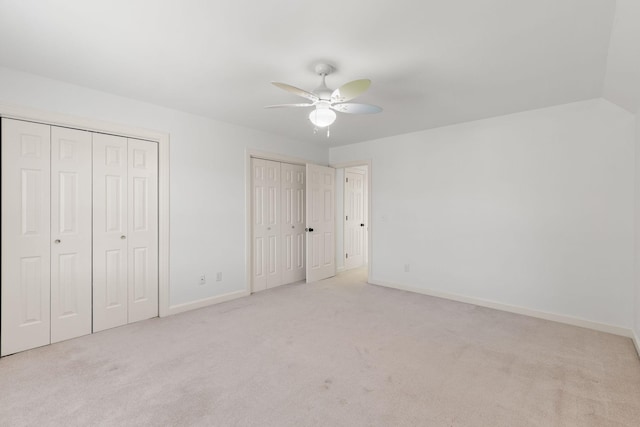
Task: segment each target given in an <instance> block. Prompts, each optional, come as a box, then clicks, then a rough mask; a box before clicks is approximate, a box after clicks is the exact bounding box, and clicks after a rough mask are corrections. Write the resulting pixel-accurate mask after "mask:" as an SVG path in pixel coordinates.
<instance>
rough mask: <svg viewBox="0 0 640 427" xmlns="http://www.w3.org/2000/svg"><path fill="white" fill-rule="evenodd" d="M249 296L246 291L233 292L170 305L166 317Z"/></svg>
mask: <svg viewBox="0 0 640 427" xmlns="http://www.w3.org/2000/svg"><path fill="white" fill-rule="evenodd" d="M246 296H249V292H247V291H234V292H229V293H226V294H222V295H215V296H212V297H207V298H202V299H199V300H196V301H191V302H185V303H183V304H176V305H172V306H171V307H169V309H168V315H173V314H178V313H184V312H185V311H191V310H197V309H198V308H204V307H208V306H210V305H214V304H220V303H222V302H227V301H231V300H234V299H238V298H242V297H246Z"/></svg>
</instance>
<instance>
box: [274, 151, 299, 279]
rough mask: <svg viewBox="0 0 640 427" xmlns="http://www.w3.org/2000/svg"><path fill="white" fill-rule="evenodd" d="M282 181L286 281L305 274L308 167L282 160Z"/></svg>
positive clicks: (284, 271) (283, 247) (283, 246)
mask: <svg viewBox="0 0 640 427" xmlns="http://www.w3.org/2000/svg"><path fill="white" fill-rule="evenodd" d="M280 177H281V181H282V185H281V188H282V258H283V265H282V283H283V284H286V283H293V282H297V281H300V280H304V278H305V259H304V251H305V241H304V238H305V231H304V222H305V215H304V206H305V200H304V187H305V183H304V177H305V167H304V166H301V165H292V164H289V163H281V165H280Z"/></svg>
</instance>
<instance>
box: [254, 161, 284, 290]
mask: <svg viewBox="0 0 640 427" xmlns="http://www.w3.org/2000/svg"><path fill="white" fill-rule="evenodd" d="M251 167H252V178H253V187H252V193H253V194H252V195H253V200H252V207H253V218H252V220H253V227H252V239H253V240H252V245H253V260H252V261H253V280H252V291H253V292H257V291H261V290H264V289H267V288H272V287H274V286H278V285H280V284H282V268H281V267H282V261H281V256H280V254H281V244H280V240H281V236H280V203H281V202H280V163H279V162H273V161H270V160H262V159H251Z"/></svg>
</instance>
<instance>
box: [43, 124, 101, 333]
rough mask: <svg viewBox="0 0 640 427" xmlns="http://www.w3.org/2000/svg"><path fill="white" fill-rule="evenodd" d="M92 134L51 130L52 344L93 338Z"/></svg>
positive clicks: (80, 131) (61, 129)
mask: <svg viewBox="0 0 640 427" xmlns="http://www.w3.org/2000/svg"><path fill="white" fill-rule="evenodd" d="M91 233H92V230H91V133H90V132H86V131H82V130H76V129H68V128H61V127H55V126H53V127H51V241H52V245H51V342H52V343H54V342H58V341H63V340H66V339H70V338H74V337H79V336H81V335H86V334H90V333H91Z"/></svg>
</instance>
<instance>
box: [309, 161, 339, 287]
mask: <svg viewBox="0 0 640 427" xmlns="http://www.w3.org/2000/svg"><path fill="white" fill-rule="evenodd" d="M306 172H307V174H306V177H307V185H306V198H307V212H306V214H307V215H306V217H307V224H306V228H307V230H308V232H307V283H309V282H315V281H317V280H322V279H326V278H327V277H331V276H335V274H336V263H335V228H336V227H335V206H334V200H335V178H336V170H335V169H333V168H330V167H325V166H318V165H312V164H307V168H306Z"/></svg>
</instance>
